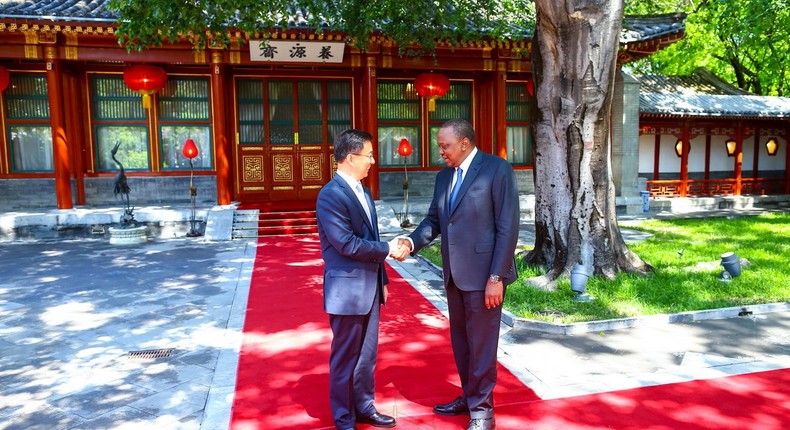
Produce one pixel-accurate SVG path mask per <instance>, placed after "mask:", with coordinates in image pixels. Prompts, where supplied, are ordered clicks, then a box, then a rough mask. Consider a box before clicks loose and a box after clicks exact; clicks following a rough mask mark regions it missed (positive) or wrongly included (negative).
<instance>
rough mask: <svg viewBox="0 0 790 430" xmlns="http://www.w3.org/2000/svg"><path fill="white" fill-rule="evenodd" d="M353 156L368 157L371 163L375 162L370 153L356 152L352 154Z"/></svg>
mask: <svg viewBox="0 0 790 430" xmlns="http://www.w3.org/2000/svg"><path fill="white" fill-rule="evenodd" d="M351 155H357V156H360V157H368V159H369V160H370V161H375V158H373V153H370V154H357V153H355V152H352V153H351Z"/></svg>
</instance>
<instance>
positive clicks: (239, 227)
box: [232, 209, 318, 239]
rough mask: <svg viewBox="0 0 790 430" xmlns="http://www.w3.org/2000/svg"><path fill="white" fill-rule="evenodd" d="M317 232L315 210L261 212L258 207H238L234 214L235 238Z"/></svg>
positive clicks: (233, 236)
mask: <svg viewBox="0 0 790 430" xmlns="http://www.w3.org/2000/svg"><path fill="white" fill-rule="evenodd" d="M317 232H318V224H317V222H316V217H315V211H310V210H303V211H280V212H261V211H259V210H258V209H237V210H236V211H235V212H234V214H233V233H232V238H233V239H242V238H255V237H261V236H279V235H293V234H312V233H317Z"/></svg>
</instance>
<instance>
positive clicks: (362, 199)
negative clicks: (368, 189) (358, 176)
mask: <svg viewBox="0 0 790 430" xmlns="http://www.w3.org/2000/svg"><path fill="white" fill-rule="evenodd" d="M354 190H355V191H356V194H357V199H358V200H359V203H360V204H361V205H362V209H365V215H367V216H368V221H370V222H371V224H372V223H373V218H372V217H371V216H370V205H368V198H367V197H366V196H365V191H363V190H362V184H361V183H357V186H355V187H354Z"/></svg>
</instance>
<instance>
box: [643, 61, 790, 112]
mask: <svg viewBox="0 0 790 430" xmlns="http://www.w3.org/2000/svg"><path fill="white" fill-rule="evenodd" d="M637 78H638V79H639V81H640V82H641V87H640V94H639V112H640V113H642V114H654V115H670V116H693V117H749V118H790V98H788V97H771V96H759V95H755V94H752V93H749V92H747V91H744V90H741V89H740V88H737V87H734V86H732V85H730V84H728V83H726V82H724V81H722V80H721V79H719V78H718V77H717V76H716V75H714V74H713V73H711V72H709V71H708V70H706V69H697V70H696V71H694V73H692V74H691V75H687V76H662V75H644V76H638V77H637Z"/></svg>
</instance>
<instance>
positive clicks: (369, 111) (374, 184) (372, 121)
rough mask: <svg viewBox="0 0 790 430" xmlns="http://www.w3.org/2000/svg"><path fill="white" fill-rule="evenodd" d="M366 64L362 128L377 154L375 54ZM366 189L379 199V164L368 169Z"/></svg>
mask: <svg viewBox="0 0 790 430" xmlns="http://www.w3.org/2000/svg"><path fill="white" fill-rule="evenodd" d="M366 61H367V64H366V65H365V71H364V76H363V77H362V97H361V98H362V106H364V108H363V110H362V127H363V129H364V130H365V131H367V132H368V133H370V134H371V135H373V142H371V143H373V153H374V154H376V155H378V153H379V137H378V128H379V121H378V109H379V107H378V91H377V84H378V78H377V77H376V54H370V55H368V56H367V57H366ZM367 181H368V187H370V192H371V193H373V198H374V199H378V198H379V164H378V163H376V164H374V165H373V166H371V168H370V174H369V175H368V177H367Z"/></svg>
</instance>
